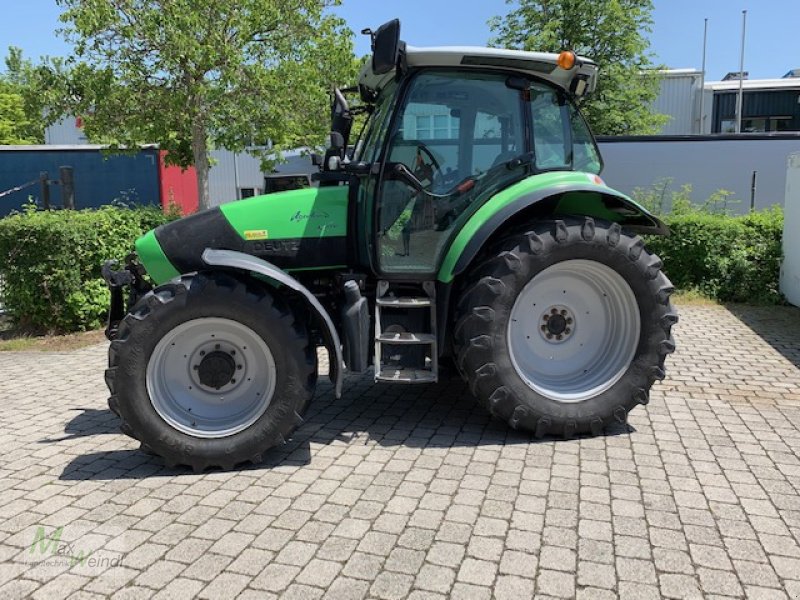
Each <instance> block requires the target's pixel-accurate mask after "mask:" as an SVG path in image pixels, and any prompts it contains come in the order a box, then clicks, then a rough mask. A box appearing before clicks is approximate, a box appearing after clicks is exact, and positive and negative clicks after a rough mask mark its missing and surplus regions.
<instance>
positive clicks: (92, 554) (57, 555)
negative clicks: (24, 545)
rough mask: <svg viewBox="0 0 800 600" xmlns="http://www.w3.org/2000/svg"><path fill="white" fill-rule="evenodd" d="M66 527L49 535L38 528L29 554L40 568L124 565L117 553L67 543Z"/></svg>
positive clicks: (43, 529) (77, 541)
mask: <svg viewBox="0 0 800 600" xmlns="http://www.w3.org/2000/svg"><path fill="white" fill-rule="evenodd" d="M63 534H64V527H63V526H62V527H57V528H55V529H53V530H51V531H50V532H49V533H48V531H47V530H46V529H45V528H44V527H43V526H41V525H40V526H38V527H37V528H36V531H35V532H34V534H33V541H32V542H31V545H30V551H29V552H28V554H29V556H30V558H31V560H35V561H36V562H37V564H38V565H40V566H68V567H74V566H76V565H79V566H86V567H99V568H103V569H105V568H109V567H118V566H120V565H121V564H122V556H120V555H119V554H116V553H110V552H107V553H103V554H100V553H99V552H98V551H96V550H93V549H90V548H89V547H87V546H86V545H81V543H80V540H76V541H66V540H63V539H62V536H63Z"/></svg>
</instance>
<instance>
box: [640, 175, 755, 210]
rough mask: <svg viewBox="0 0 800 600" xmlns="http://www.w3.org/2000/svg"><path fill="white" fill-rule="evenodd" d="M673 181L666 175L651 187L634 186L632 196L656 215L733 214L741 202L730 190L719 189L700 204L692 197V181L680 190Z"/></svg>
mask: <svg viewBox="0 0 800 600" xmlns="http://www.w3.org/2000/svg"><path fill="white" fill-rule="evenodd" d="M672 182H673V179H672V178H671V177H665V178H663V179H659V180H658V181H656V182H655V183H654V184H653V185H652V186H651V187H649V188H641V187H637V188H634V190H633V192H632V193H631V197H632V198H633V199H634V200H636V202H638V203H639V204H641V205H642V206H644V207H645V208H646V209H647V210H649V211H650V212H651V213H653V214H654V215H664V214H667V213H670V214H673V215H678V214H686V213H694V212H700V213H709V214H721V215H729V214H732V211H733V208H734V207H735V205H737V204H739V203H740V201H739V200H738V199H737V198H731V196H733V195H734V193H733V192H731V191H730V190H717V191H716V192H714V193H713V194H711V195H710V196H709V197H708V198H707V199H706V200H705V201H704V202H702V203H699V204H698V203H695V202H694V200H693V199H692V185H691V184H690V183H685V184H683V185H682V186H681V187H680V188H679V189H678V190H674V189H671V188H672Z"/></svg>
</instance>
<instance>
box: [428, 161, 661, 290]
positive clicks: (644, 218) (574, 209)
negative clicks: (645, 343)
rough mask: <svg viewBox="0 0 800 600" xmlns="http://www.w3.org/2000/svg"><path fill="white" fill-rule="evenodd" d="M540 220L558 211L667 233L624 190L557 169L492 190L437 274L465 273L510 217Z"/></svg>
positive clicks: (445, 278) (589, 176) (641, 230)
mask: <svg viewBox="0 0 800 600" xmlns="http://www.w3.org/2000/svg"><path fill="white" fill-rule="evenodd" d="M523 212H525V213H527V217H528V218H533V219H541V218H551V217H555V216H559V215H563V216H567V215H576V216H588V217H594V218H597V219H604V220H606V221H611V222H615V223H619V224H620V225H622V226H623V227H625V228H626V229H628V230H630V231H634V232H637V233H647V234H651V235H668V234H669V229H668V228H667V226H666V225H664V223H662V222H661V220H660V219H658V218H657V217H656V216H654V215H652V214H651V213H650V212H648V211H647V209H645V208H644V207H643V206H641V205H640V204H638V203H637V202H636V201H634V200H632V199H631V198H629V197H628V196H626V195H625V194H623V193H621V192H618V191H617V190H614V189H612V188H610V187H608V186H606V185H605V184H604V183H603V180H602V179H600V177H598V176H596V175H592V174H590V173H577V172H558V173H546V174H542V175H534V176H533V177H529V178H527V179H524V180H523V181H520V182H518V183H516V184H514V185H513V186H511V187H509V188H506V189H505V190H503V191H501V192H499V193H497V194H495V195H494V196H493V197H492V198H490V199H489V200H488V201H487V202H486V203H485V204H483V206H481V207H480V208H479V209H478V210H477V211H476V212H475V213H474V214H473V215H472V216H471V217H470V218H469V219H468V220H467V221H466V223H464V225H463V226H462V227H461V229H460V230H459V232H458V233H457V234H456V236H455V238H454V239H453V242H452V243H451V244H450V247H449V249H448V251H447V253H446V254H445V257H444V260H443V261H442V266H441V268H440V269H439V273H438V275H437V279H438V280H439V281H441V282H443V283H450V282H452V281H453V279H455V277H456V276H457V275H459V274H460V273H462V272H464V271H465V270H466V269H467V267H468V266H469V265H470V263H471V262H472V261H473V259H474V258H475V257H476V256H477V255H478V253H479V252H480V250H481V248H483V247H484V245H485V244H486V242H487V241H488V240H489V239H490V238H492V236H493V235H495V234H496V233H499V232H500V231H501V230H502V229H503V228H504V227H506V226H509V225H516V224H517V221H516V220H515V219H514V217H515V216H517V215H519V214H520V213H523Z"/></svg>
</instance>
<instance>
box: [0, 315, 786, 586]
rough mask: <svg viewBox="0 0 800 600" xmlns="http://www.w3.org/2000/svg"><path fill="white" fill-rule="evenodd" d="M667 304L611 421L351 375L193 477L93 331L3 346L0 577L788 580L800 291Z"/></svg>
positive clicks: (145, 582)
mask: <svg viewBox="0 0 800 600" xmlns="http://www.w3.org/2000/svg"><path fill="white" fill-rule="evenodd" d="M680 313H681V322H680V324H679V326H678V327H677V328H676V332H675V335H676V339H677V342H678V344H679V350H678V352H677V353H676V354H675V355H673V356H672V357H671V359H670V361H669V363H668V378H667V380H666V381H664V382H662V383H660V384H658V385H657V386H656V387H655V388H654V390H653V393H652V395H651V402H650V404H649V405H648V406H647V407H639V408H637V409H636V410H634V411H633V413H632V414H631V417H630V423H629V427H627V428H620V429H618V430H615V431H612V432H610V434H609V435H607V436H605V437H598V438H592V439H578V440H571V441H560V440H545V441H536V440H533V439H532V438H531V437H530V436H529V435H527V434H522V433H518V432H514V431H511V430H509V429H508V428H507V427H506V426H504V425H503V424H502V423H498V422H496V421H493V420H491V419H489V418H488V416H487V414H486V413H485V412H484V411H483V410H482V409H481V408H479V407H477V406H476V405H475V403H474V401H473V400H472V399H471V398H470V396H469V393H468V392H467V390H466V389H465V388H464V386H463V385H462V384H460V383H442V384H439V385H435V386H426V387H398V386H391V385H375V384H374V383H372V382H371V380H370V376H363V377H350V378H349V379H348V380H347V383H346V393H345V396H344V398H342V399H341V400H334V399H333V396H332V393H331V386H330V384H329V383H327V382H323V383H321V384H320V387H319V389H318V394H317V397H316V399H315V400H314V401H313V403H312V405H311V407H310V409H309V412H308V415H307V417H308V419H307V422H306V424H305V425H303V426H302V427H301V428H300V429H299V431H298V432H297V434H296V435H295V437H294V438H293V440H292V441H291V442H290V443H289V444H288V445H286V446H285V447H283V448H281V449H278V450H275V451H273V452H271V453H270V454H269V456H268V461H267V463H266V464H265V465H262V466H259V467H257V468H246V469H241V470H239V471H235V472H227V473H221V472H211V473H205V474H199V475H197V474H193V473H191V472H189V471H187V470H182V469H166V468H164V467H163V466H162V465H161V462H160V461H159V460H158V459H156V458H154V457H151V456H148V455H146V454H143V453H142V452H140V451H139V450H138V449H137V445H136V444H135V443H134V442H133V441H132V440H130V439H129V438H127V437H125V436H123V435H122V434H120V433H119V432H118V431H117V425H118V424H117V419H116V418H115V417H114V415H113V414H111V413H110V412H109V410H108V409H107V407H106V389H105V385H104V383H103V377H102V372H103V367H104V362H105V352H106V348H105V346H104V345H100V346H96V347H91V348H87V349H84V350H81V351H77V352H71V353H66V354H33V353H4V354H0V399H2V410H0V449H1V450H2V453H1V454H0V598H23V597H32V598H35V599H48V600H56V599H58V598H104V597H112V598H131V599H133V598H150V597H156V598H190V597H200V598H212V599H220V598H259V599H263V598H277V597H281V598H287V599H289V598H323V597H324V598H333V599H336V600H340V599H342V600H344V599H348V598H367V597H368V598H381V599H386V600H389V599H393V598H406V597H408V598H445V597H452V598H491V597H494V598H499V599H503V598H509V599H514V600H517V599H520V598H530V597H533V596H534V595H535V596H536V597H537V598H546V597H554V598H571V597H578V598H592V599H594V598H597V599H604V598H617V597H619V598H630V599H635V600H645V599H648V598H660V597H663V598H716V597H719V598H723V597H725V598H742V597H749V598H768V599H772V598H784V599H785V598H793V599H800V495H799V494H800V310H798V309H794V308H746V307H735V308H731V309H725V308H721V307H707V308H706V307H682V308H681V310H680ZM62 527H63V529H59V528H62ZM59 534H60V537H59ZM37 536H38V538H37ZM54 551H55V553H54ZM70 557H72V558H70Z"/></svg>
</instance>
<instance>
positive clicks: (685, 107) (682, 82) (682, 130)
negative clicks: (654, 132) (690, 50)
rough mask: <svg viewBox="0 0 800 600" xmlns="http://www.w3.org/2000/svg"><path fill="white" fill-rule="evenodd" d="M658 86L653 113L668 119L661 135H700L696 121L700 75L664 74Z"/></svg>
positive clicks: (694, 73)
mask: <svg viewBox="0 0 800 600" xmlns="http://www.w3.org/2000/svg"><path fill="white" fill-rule="evenodd" d="M660 85H661V91H660V93H659V95H658V98H656V100H655V102H653V111H654V112H657V113H660V114H664V115H668V116H669V117H670V120H669V122H668V123H667V124H666V125H665V126H664V127H663V128H662V130H661V134H662V135H686V134H690V133H701V131H700V122H699V119H698V114H699V112H700V97H699V91H700V73H699V72H696V71H691V72H687V73H679V72H670V73H665V74H663V78H662V79H661V82H660Z"/></svg>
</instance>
